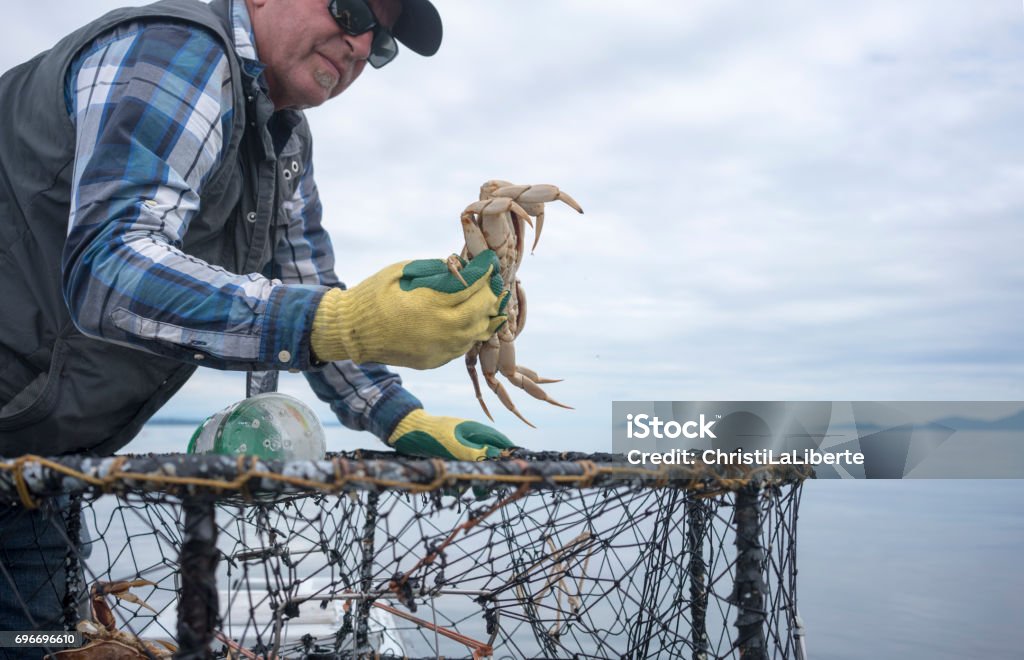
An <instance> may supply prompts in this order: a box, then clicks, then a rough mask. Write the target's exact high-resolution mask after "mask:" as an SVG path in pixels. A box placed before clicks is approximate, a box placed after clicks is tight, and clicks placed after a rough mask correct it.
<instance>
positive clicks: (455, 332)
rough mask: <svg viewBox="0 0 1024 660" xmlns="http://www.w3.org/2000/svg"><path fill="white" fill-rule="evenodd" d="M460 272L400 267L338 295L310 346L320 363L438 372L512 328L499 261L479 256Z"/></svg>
mask: <svg viewBox="0 0 1024 660" xmlns="http://www.w3.org/2000/svg"><path fill="white" fill-rule="evenodd" d="M464 265H465V267H464V268H463V269H462V271H461V273H460V274H461V276H462V278H463V280H465V283H463V282H462V281H460V280H459V278H458V277H456V276H455V275H453V274H452V273H451V272H450V271H449V270H448V266H447V263H446V262H445V261H444V260H443V259H420V260H417V261H406V262H402V263H397V264H393V265H391V266H388V267H387V268H385V269H383V270H381V271H380V272H379V273H377V274H375V275H372V276H370V277H368V278H367V279H365V280H363V281H362V282H360V283H359V284H357V285H356V286H354V287H353V288H352V289H350V290H348V291H344V290H341V289H331V290H330V291H328V292H327V294H326V295H325V296H324V297H323V299H322V301H321V302H320V306H319V307H318V308H317V310H316V316H315V317H314V319H313V332H312V335H311V337H310V343H311V345H312V348H313V354H314V355H315V356H316V357H317V358H318V359H320V360H323V361H333V360H346V359H347V360H353V361H355V362H359V363H362V362H382V363H384V364H391V365H396V366H401V367H413V368H415V369H432V368H434V367H439V366H441V365H442V364H444V363H445V362H448V361H450V360H452V359H454V358H456V357H458V356H459V355H462V354H464V353H465V352H466V351H468V350H469V349H470V347H472V346H473V344H474V343H475V342H478V341H486V340H487V339H488V338H489V337H490V336H491V335H492V334H494V333H495V331H497V330H498V328H500V327H501V326H502V324H504V323H505V321H506V317H505V315H504V312H505V305H506V304H507V303H508V295H509V294H508V291H503V286H502V281H501V275H499V274H498V258H497V256H496V255H495V254H494V252H492V251H491V250H485V251H483V252H481V253H480V254H478V255H477V256H476V257H475V258H474V259H473V260H472V261H470V262H469V263H468V264H464Z"/></svg>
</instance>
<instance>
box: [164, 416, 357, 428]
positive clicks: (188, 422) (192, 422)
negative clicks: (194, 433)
mask: <svg viewBox="0 0 1024 660" xmlns="http://www.w3.org/2000/svg"><path fill="white" fill-rule="evenodd" d="M204 421H206V418H205V417H204V418H196V419H186V418H180V417H160V418H154V419H151V420H149V421H147V422H146V426H193V427H195V426H199V425H200V424H202V423H203V422H204ZM320 423H321V424H323V425H324V426H341V422H339V421H337V420H329V421H326V422H325V421H323V420H320Z"/></svg>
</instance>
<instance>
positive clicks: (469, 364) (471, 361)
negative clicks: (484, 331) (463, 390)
mask: <svg viewBox="0 0 1024 660" xmlns="http://www.w3.org/2000/svg"><path fill="white" fill-rule="evenodd" d="M491 339H495V337H491ZM489 341H490V340H489ZM483 346H484V344H482V343H481V344H477V345H476V346H474V347H473V348H471V349H469V352H467V353H466V371H468V372H469V378H470V379H471V380H472V381H473V391H474V392H476V400H477V401H479V402H480V407H481V408H483V409H484V414H485V415H487V419H489V420H491V421H492V422H493V421H494V417H492V416H491V411H490V410H488V409H487V404H486V403H484V396H483V393H482V392H481V391H480V381H479V379H477V377H476V361H477V356H479V355H480V349H482V348H483Z"/></svg>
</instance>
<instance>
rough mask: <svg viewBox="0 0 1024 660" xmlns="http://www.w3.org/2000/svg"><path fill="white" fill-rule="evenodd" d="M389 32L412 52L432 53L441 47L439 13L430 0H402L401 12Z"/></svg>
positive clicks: (425, 54)
mask: <svg viewBox="0 0 1024 660" xmlns="http://www.w3.org/2000/svg"><path fill="white" fill-rule="evenodd" d="M391 33H392V34H393V35H395V39H398V41H400V42H401V43H402V45H403V46H405V47H406V48H408V49H409V50H411V51H413V52H414V53H419V54H420V55H424V56H430V55H433V54H434V53H436V52H437V49H438V48H440V47H441V34H442V29H441V15H440V14H439V13H437V8H435V7H434V5H433V4H431V2H430V0H402V14H401V16H399V17H398V21H396V22H395V27H394V28H393V29H392V30H391Z"/></svg>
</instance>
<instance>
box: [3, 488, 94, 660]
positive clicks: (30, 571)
mask: <svg viewBox="0 0 1024 660" xmlns="http://www.w3.org/2000/svg"><path fill="white" fill-rule="evenodd" d="M67 508H68V502H67V498H66V497H63V498H58V499H57V500H51V501H50V502H48V503H47V505H45V506H44V507H42V508H40V509H35V510H29V509H25V508H24V507H21V506H10V505H6V504H0V630H6V631H20V630H25V631H28V630H50V631H56V630H62V629H63V628H64V621H63V613H64V600H65V595H66V593H67V569H66V566H65V561H66V558H67V556H68V542H69V538H68V532H67V526H66V521H65V516H66V514H67ZM72 542H73V543H74V544H75V545H76V546H77V545H78V543H79V540H78V539H74V540H73V541H72ZM44 654H45V650H44V649H42V648H36V649H12V648H7V649H0V658H41V657H42V656H43V655H44Z"/></svg>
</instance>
